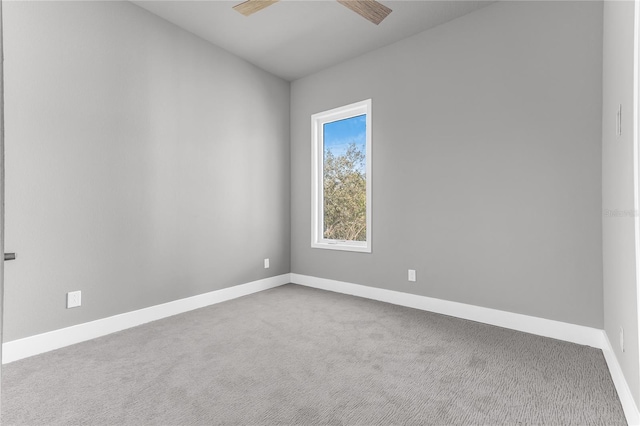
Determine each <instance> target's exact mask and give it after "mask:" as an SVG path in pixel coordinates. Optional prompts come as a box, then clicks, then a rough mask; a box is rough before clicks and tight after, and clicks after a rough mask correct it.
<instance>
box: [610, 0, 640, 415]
mask: <svg viewBox="0 0 640 426" xmlns="http://www.w3.org/2000/svg"><path fill="white" fill-rule="evenodd" d="M633 27H634V3H633V1H607V2H605V6H604V57H603V62H604V70H603V111H602V112H603V119H602V207H603V222H602V231H603V255H604V328H605V331H606V332H607V336H609V340H610V341H611V345H612V347H613V350H614V352H615V354H616V357H617V359H618V362H619V363H620V367H621V368H622V371H623V373H624V375H625V378H626V380H627V383H628V384H629V387H630V388H631V392H632V394H633V396H634V398H635V400H636V404H639V403H640V394H639V392H640V380H639V374H640V373H639V372H638V367H639V364H640V362H639V360H638V306H637V300H638V299H637V288H636V285H637V284H636V253H635V239H634V236H635V229H634V214H633V213H634V201H633V195H634V194H633V192H634V188H633V179H634V178H633V119H634V117H633V116H632V114H633V37H634V35H633V30H634V28H633ZM620 104H622V111H623V120H622V134H621V135H620V136H617V134H616V114H617V111H618V106H619V105H620ZM635 114H637V111H636V112H635ZM620 327H623V328H624V340H625V351H624V352H622V350H621V348H620Z"/></svg>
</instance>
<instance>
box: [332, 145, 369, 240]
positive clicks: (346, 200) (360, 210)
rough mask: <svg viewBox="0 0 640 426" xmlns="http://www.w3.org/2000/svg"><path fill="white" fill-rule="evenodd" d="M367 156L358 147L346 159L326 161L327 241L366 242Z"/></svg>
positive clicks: (350, 149) (339, 157) (351, 146)
mask: <svg viewBox="0 0 640 426" xmlns="http://www.w3.org/2000/svg"><path fill="white" fill-rule="evenodd" d="M364 165H365V154H364V153H363V152H362V151H360V150H359V149H358V148H357V147H356V144H355V143H352V144H351V145H349V149H347V152H346V153H345V154H344V155H341V156H335V155H334V154H333V153H332V152H331V151H326V152H325V157H324V238H327V239H332V240H346V241H366V237H367V190H366V174H365V173H364V172H363V170H364Z"/></svg>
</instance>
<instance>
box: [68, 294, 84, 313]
mask: <svg viewBox="0 0 640 426" xmlns="http://www.w3.org/2000/svg"><path fill="white" fill-rule="evenodd" d="M81 305H82V292H81V291H80V290H78V291H70V292H69V293H67V309H70V308H77V307H78V306H81Z"/></svg>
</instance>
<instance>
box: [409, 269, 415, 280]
mask: <svg viewBox="0 0 640 426" xmlns="http://www.w3.org/2000/svg"><path fill="white" fill-rule="evenodd" d="M408 278H409V281H415V280H416V270H415V269H409V276H408Z"/></svg>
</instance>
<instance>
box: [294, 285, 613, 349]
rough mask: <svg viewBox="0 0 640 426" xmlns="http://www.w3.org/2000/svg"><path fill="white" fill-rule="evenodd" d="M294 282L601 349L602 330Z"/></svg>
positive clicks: (418, 298)
mask: <svg viewBox="0 0 640 426" xmlns="http://www.w3.org/2000/svg"><path fill="white" fill-rule="evenodd" d="M291 282H292V283H295V284H300V285H304V286H307V287H314V288H319V289H322V290H329V291H334V292H337V293H344V294H351V295H354V296H359V297H364V298H367V299H373V300H379V301H381V302H387V303H391V304H394V305H400V306H406V307H409V308H414V309H420V310H423V311H429V312H435V313H438V314H443V315H449V316H452V317H457V318H462V319H467V320H471V321H477V322H481V323H484V324H491V325H496V326H498V327H504V328H510V329H512V330H518V331H524V332H526V333H531V334H537V335H539V336H545V337H551V338H553V339H558V340H565V341H567V342H572V343H578V344H580V345H587V346H592V347H594V348H600V349H602V346H603V345H604V342H603V340H602V339H603V337H602V330H600V329H597V328H591V327H585V326H582V325H575V324H569V323H566V322H560V321H554V320H549V319H544V318H537V317H532V316H528V315H522V314H515V313H513V312H506V311H499V310H497V309H491V308H483V307H481V306H474V305H467V304H464V303H458V302H451V301H448V300H442V299H435V298H432V297H426V296H418V295H416V294H409V293H402V292H399V291H393V290H385V289H382V288H376V287H368V286H364V285H359V284H352V283H346V282H342V281H334V280H328V279H325V278H317V277H310V276H307V275H300V274H293V273H292V274H291Z"/></svg>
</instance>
